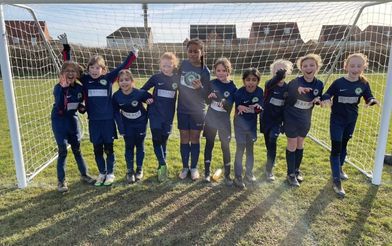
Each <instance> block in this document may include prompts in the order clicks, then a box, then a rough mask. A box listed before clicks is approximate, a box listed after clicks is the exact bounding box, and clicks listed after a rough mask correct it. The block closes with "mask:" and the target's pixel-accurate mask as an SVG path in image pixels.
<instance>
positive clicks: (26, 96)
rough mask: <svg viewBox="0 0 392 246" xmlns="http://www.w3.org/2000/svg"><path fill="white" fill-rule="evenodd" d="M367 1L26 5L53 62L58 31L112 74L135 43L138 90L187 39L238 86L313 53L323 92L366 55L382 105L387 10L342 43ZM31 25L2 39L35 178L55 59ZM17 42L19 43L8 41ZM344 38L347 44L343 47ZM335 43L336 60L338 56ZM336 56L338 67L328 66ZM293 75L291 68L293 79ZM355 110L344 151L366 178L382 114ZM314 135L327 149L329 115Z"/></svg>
mask: <svg viewBox="0 0 392 246" xmlns="http://www.w3.org/2000/svg"><path fill="white" fill-rule="evenodd" d="M365 4H366V3H364V2H361V3H356V2H339V3H337V2H336V3H316V2H312V3H241V4H148V5H147V10H146V12H147V14H146V15H144V14H143V13H144V11H143V7H142V4H132V5H128V4H111V5H104V4H102V5H56V4H54V5H32V6H30V7H32V8H33V9H34V10H35V13H36V14H37V16H38V18H39V20H40V21H44V22H45V24H46V27H47V28H48V29H47V30H48V37H47V38H48V40H49V43H50V46H51V47H52V48H53V50H54V53H55V54H56V55H57V59H60V60H61V57H60V52H61V48H62V46H61V44H60V43H59V42H58V41H56V37H57V35H59V34H61V33H64V32H65V33H67V35H68V40H69V42H70V43H71V46H72V48H73V49H74V53H73V59H74V60H76V61H77V62H79V63H80V64H82V65H85V64H86V63H87V61H88V59H89V57H90V56H91V55H93V54H96V53H98V54H102V55H103V56H104V57H105V59H106V61H107V63H108V65H109V68H110V69H112V68H113V67H114V66H116V65H118V64H119V63H120V62H121V60H122V59H124V58H125V57H126V55H127V53H128V51H129V48H130V47H131V46H137V47H138V48H139V49H140V52H139V58H138V59H137V61H136V62H135V64H134V65H132V68H131V70H132V72H133V73H134V74H135V77H136V78H137V81H138V86H141V84H143V83H144V82H145V79H146V78H147V77H149V76H151V75H152V74H153V73H155V72H156V71H157V70H158V64H159V57H160V55H161V54H163V52H166V51H172V52H175V53H176V54H177V56H178V57H179V58H180V59H183V58H184V57H185V53H184V42H185V41H186V40H187V39H190V38H193V37H199V38H200V39H202V40H203V41H205V44H206V47H205V49H206V55H205V57H206V64H207V65H208V66H209V67H210V68H211V67H212V64H213V62H214V61H215V60H216V59H217V58H219V57H221V56H225V57H228V58H229V59H230V60H231V62H232V63H233V67H234V73H235V74H236V76H235V77H234V78H235V79H236V81H237V84H240V83H241V81H240V76H238V75H239V74H240V73H241V71H242V69H243V68H247V67H250V66H255V67H258V68H259V70H260V71H261V72H262V73H264V74H265V76H264V77H263V81H265V80H266V79H268V78H269V76H270V75H269V65H270V64H271V63H272V62H273V61H274V60H275V59H277V58H285V59H289V60H291V61H292V62H293V63H294V62H295V61H296V59H297V58H298V57H300V56H302V55H305V54H307V53H317V54H320V55H321V57H322V58H323V62H324V64H325V66H324V67H323V68H322V70H321V71H320V75H319V78H320V79H322V80H326V79H327V78H328V80H327V81H326V82H327V84H326V87H328V86H329V85H330V83H331V82H332V81H333V80H334V79H335V78H337V77H339V76H342V74H343V73H344V71H343V70H342V61H343V59H344V58H345V57H346V56H347V54H349V53H352V52H363V53H365V54H366V55H368V57H369V63H370V65H369V69H368V71H367V72H366V73H367V76H368V77H369V79H370V81H371V87H372V89H373V93H374V95H375V97H377V98H378V99H380V101H381V103H382V102H383V100H382V97H383V93H384V86H385V80H386V69H387V61H388V60H387V55H388V51H389V47H390V46H389V44H390V41H391V39H392V28H391V26H392V15H391V13H392V5H391V4H380V5H377V6H373V7H367V8H365V10H364V12H363V13H362V14H361V16H360V18H359V21H358V23H357V24H356V26H355V27H354V28H353V29H352V31H351V34H352V35H351V36H350V37H348V33H349V30H350V28H351V26H352V25H353V23H354V21H355V18H356V16H357V14H358V13H359V11H360V8H361V7H362V6H363V5H365ZM22 12H23V13H22ZM5 13H6V16H5V17H6V19H7V20H28V21H32V18H31V16H29V15H28V14H27V12H26V11H24V10H22V9H19V8H16V7H10V6H8V7H6V10H5ZM42 25H44V24H42ZM28 26H29V27H28V28H26V30H22V31H20V32H16V33H19V34H17V35H20V36H19V37H14V36H11V35H14V34H13V33H12V32H9V33H8V36H10V38H9V49H10V55H11V57H10V60H11V66H12V72H13V76H14V86H15V89H16V98H17V108H18V114H19V120H20V125H21V134H22V144H23V153H24V155H25V162H26V168H27V173H28V175H31V174H32V173H34V171H35V170H37V169H38V168H39V167H40V166H41V165H42V164H43V163H46V162H47V161H48V160H50V159H51V158H52V157H53V156H54V155H55V153H56V145H55V144H54V140H53V137H52V132H51V127H50V120H49V117H50V116H49V115H50V109H51V105H52V101H53V99H52V89H53V85H54V84H55V83H56V78H57V75H56V74H57V70H56V65H55V64H56V63H57V62H58V61H53V59H52V58H51V56H50V52H49V51H48V49H47V48H46V47H45V45H44V44H43V42H42V39H40V36H39V35H38V34H35V28H36V24H34V23H30V22H29V23H28ZM145 26H147V27H148V28H145ZM383 26H384V27H383ZM23 28H24V27H23ZM23 33H25V34H27V35H24V34H23ZM31 33H34V34H31ZM29 35H30V36H31V35H33V36H34V38H33V40H31V38H30V39H28V38H27V39H28V40H27V41H26V42H27V43H28V45H26V44H25V43H24V39H26V37H28V36H29ZM25 36H26V37H25ZM15 38H18V39H19V43H14V42H13V41H15V40H16V39H15ZM346 39H348V41H347V43H345V44H344V42H345V40H346ZM342 44H344V45H343V46H342ZM341 46H342V51H343V52H342V57H340V58H337V55H338V54H339V49H340V47H341ZM335 59H337V63H336V66H335V68H333V69H331V68H332V66H333V64H334V61H335ZM297 73H298V70H297V69H296V70H295V71H294V75H293V76H295V75H296V74H297ZM262 86H263V85H262ZM360 108H361V109H360V113H359V114H360V118H359V119H358V124H357V128H356V132H355V134H354V136H355V137H354V139H353V140H352V141H350V144H349V160H350V161H352V162H354V163H355V164H356V165H357V166H359V167H360V168H362V169H364V170H366V171H370V170H371V169H372V165H373V162H374V150H375V143H376V137H377V132H378V128H379V120H380V111H381V110H380V108H377V107H373V108H371V109H366V110H364V109H362V107H360ZM311 136H312V137H314V138H317V139H318V140H319V141H320V142H322V143H325V144H326V145H329V110H324V109H323V110H322V109H319V108H316V109H315V110H314V119H313V124H312V130H311Z"/></svg>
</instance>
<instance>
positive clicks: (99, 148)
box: [94, 144, 103, 156]
mask: <svg viewBox="0 0 392 246" xmlns="http://www.w3.org/2000/svg"><path fill="white" fill-rule="evenodd" d="M94 155H96V156H102V155H103V147H102V145H100V144H98V145H94Z"/></svg>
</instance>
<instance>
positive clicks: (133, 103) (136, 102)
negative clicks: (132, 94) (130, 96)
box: [131, 100, 139, 107]
mask: <svg viewBox="0 0 392 246" xmlns="http://www.w3.org/2000/svg"><path fill="white" fill-rule="evenodd" d="M138 103H139V102H138V101H136V100H135V101H132V102H131V105H132V106H133V107H136V106H137V105H138Z"/></svg>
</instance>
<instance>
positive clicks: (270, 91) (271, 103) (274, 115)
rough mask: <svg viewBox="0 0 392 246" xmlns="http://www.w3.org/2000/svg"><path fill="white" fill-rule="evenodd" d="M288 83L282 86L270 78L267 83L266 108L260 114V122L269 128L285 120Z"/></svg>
mask: <svg viewBox="0 0 392 246" xmlns="http://www.w3.org/2000/svg"><path fill="white" fill-rule="evenodd" d="M287 89H288V85H287V84H286V83H283V84H282V86H279V85H277V84H276V83H273V81H272V80H269V81H267V82H266V84H265V90H264V92H265V94H264V110H263V112H262V113H261V114H260V122H261V124H262V125H263V128H265V129H269V128H270V127H271V126H276V125H278V126H279V125H281V124H282V122H283V112H284V104H285V99H286V97H287V94H288V92H287Z"/></svg>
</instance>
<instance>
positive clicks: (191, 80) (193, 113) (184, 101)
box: [177, 39, 210, 180]
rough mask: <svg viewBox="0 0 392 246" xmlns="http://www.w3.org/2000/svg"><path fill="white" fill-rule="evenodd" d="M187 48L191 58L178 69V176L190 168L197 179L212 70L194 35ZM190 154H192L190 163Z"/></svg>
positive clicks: (183, 177)
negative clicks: (201, 134)
mask: <svg viewBox="0 0 392 246" xmlns="http://www.w3.org/2000/svg"><path fill="white" fill-rule="evenodd" d="M186 48H187V55H188V59H187V60H184V61H182V63H181V65H180V69H179V75H180V76H181V77H180V83H179V95H178V105H177V118H178V129H179V130H180V139H181V145H180V152H181V159H182V167H183V168H182V171H181V173H180V175H179V177H180V179H185V178H186V177H187V176H188V173H189V171H190V173H191V178H192V180H197V179H198V178H199V171H198V170H197V162H198V161H199V154H200V133H201V130H202V129H203V124H204V107H205V98H206V93H207V92H208V88H207V87H208V86H209V82H210V71H209V70H208V68H207V66H206V65H204V61H203V53H204V44H203V42H202V41H200V40H199V39H191V40H190V41H189V42H188V43H187V46H186ZM189 156H191V165H190V167H189Z"/></svg>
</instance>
